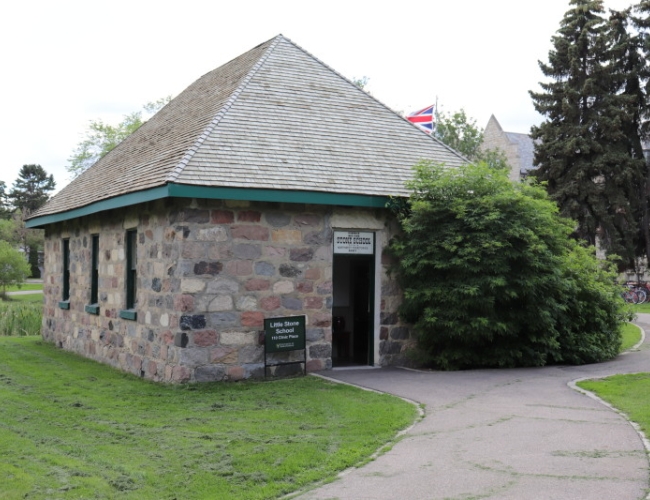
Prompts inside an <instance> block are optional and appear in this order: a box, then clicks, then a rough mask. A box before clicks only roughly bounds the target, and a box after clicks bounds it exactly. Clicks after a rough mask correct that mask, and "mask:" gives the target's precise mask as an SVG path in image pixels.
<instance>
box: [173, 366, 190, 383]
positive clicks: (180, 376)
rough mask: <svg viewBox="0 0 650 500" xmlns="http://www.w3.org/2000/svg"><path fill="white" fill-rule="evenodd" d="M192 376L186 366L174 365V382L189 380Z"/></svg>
mask: <svg viewBox="0 0 650 500" xmlns="http://www.w3.org/2000/svg"><path fill="white" fill-rule="evenodd" d="M190 376H191V372H190V369H189V368H187V367H186V366H174V368H173V369H172V377H171V379H172V382H187V381H188V380H189V379H190Z"/></svg>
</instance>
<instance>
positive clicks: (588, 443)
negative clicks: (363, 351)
mask: <svg viewBox="0 0 650 500" xmlns="http://www.w3.org/2000/svg"><path fill="white" fill-rule="evenodd" d="M637 323H638V324H639V325H640V326H641V327H642V328H644V329H645V330H646V331H648V332H649V333H650V314H640V315H639V319H638V321H637ZM642 371H646V372H647V371H650V346H649V345H648V343H645V344H644V345H642V346H641V347H640V348H639V349H638V350H637V351H635V352H631V353H627V354H625V355H621V356H619V357H617V358H616V359H615V360H613V361H611V362H608V363H601V364H595V365H587V366H579V367H549V368H532V369H513V370H472V371H462V372H426V373H425V372H414V371H407V370H400V369H377V370H345V371H329V372H323V374H324V375H327V376H329V377H332V378H334V379H337V380H340V381H344V382H348V383H352V384H356V385H359V386H362V387H366V388H371V389H376V390H379V391H384V392H389V393H391V394H396V395H398V396H402V397H405V398H408V399H411V400H414V401H418V402H421V403H424V404H425V405H426V407H425V412H426V415H425V417H424V418H423V419H422V420H421V421H420V422H419V423H417V424H416V425H415V426H414V427H412V428H411V429H410V430H409V431H408V432H407V433H406V435H405V436H404V438H403V439H401V440H400V441H399V442H398V443H397V444H395V446H394V447H393V448H392V449H391V450H390V451H389V452H387V453H385V454H383V455H381V456H380V457H378V458H377V459H376V460H374V461H372V462H370V463H369V464H367V465H365V466H363V467H361V468H359V469H352V470H350V471H347V472H346V473H345V474H343V475H342V477H341V478H339V479H338V480H336V481H334V482H333V483H330V484H327V485H324V486H322V487H320V488H317V489H315V490H312V491H310V492H307V493H304V494H303V495H301V496H300V497H299V498H301V499H304V500H307V499H345V500H351V499H359V500H360V499H373V500H375V499H386V500H395V499H409V500H410V499H427V500H434V499H448V500H475V499H500V500H522V499H534V500H539V499H553V500H561V499H567V500H576V499H579V500H583V499H584V500H587V499H594V500H596V499H598V500H603V499H612V500H614V499H615V500H628V499H629V500H637V499H641V498H645V496H646V493H647V490H648V486H649V483H648V481H649V463H648V457H647V454H646V451H645V448H644V446H643V442H642V440H641V438H640V436H639V434H638V433H637V432H636V431H635V429H634V428H633V427H632V425H631V424H630V423H629V422H628V421H627V420H626V419H625V418H624V417H622V416H621V415H619V414H618V413H616V412H615V411H613V410H611V409H609V408H607V407H606V406H604V405H603V404H602V403H600V402H599V401H596V400H594V399H591V398H589V397H587V396H585V395H584V394H581V393H579V392H577V391H576V390H574V389H572V388H570V387H569V385H568V384H569V383H570V382H571V381H574V380H576V379H580V378H589V377H601V376H606V375H611V374H615V373H634V372H642ZM649 396H650V395H649Z"/></svg>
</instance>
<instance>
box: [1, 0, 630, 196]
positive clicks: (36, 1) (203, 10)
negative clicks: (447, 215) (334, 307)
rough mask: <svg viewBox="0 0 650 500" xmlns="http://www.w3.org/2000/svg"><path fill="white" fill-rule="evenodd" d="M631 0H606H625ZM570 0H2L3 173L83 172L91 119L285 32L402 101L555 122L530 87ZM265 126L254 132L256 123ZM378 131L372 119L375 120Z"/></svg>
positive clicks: (615, 0) (507, 119) (526, 123)
mask: <svg viewBox="0 0 650 500" xmlns="http://www.w3.org/2000/svg"><path fill="white" fill-rule="evenodd" d="M630 4H631V1H629V0H606V1H605V7H606V8H612V9H623V8H626V7H628V6H629V5H630ZM568 7H569V0H545V1H543V2H532V1H530V0H492V1H485V0H455V1H454V0H452V1H450V0H444V1H443V0H428V1H420V0H406V1H401V2H396V1H392V2H388V1H383V2H382V1H381V0H372V1H366V0H345V1H341V0H328V1H320V0H302V1H293V0H274V1H268V0H262V1H260V0H246V1H232V0H231V1H227V2H226V1H223V0H211V1H205V0H204V1H197V0H183V1H173V0H172V1H169V2H162V1H160V0H157V1H153V0H128V1H125V0H111V1H105V0H93V1H88V0H83V1H66V0H59V1H56V2H53V1H51V0H33V1H24V2H18V1H11V2H4V3H3V4H2V6H1V7H0V19H2V29H0V47H1V48H0V64H1V66H0V68H1V70H2V76H1V78H0V98H1V99H2V106H1V108H0V113H1V114H0V150H1V151H2V160H1V168H0V180H2V181H5V183H6V184H7V187H11V186H12V184H13V183H14V181H15V180H16V178H17V177H18V172H19V171H20V168H21V167H22V165H26V164H33V163H36V164H39V165H41V166H42V167H43V168H44V169H45V171H46V172H47V173H48V174H53V175H54V179H55V181H56V183H57V191H58V190H59V189H61V188H63V187H64V186H65V185H66V184H68V182H69V181H70V175H69V173H68V172H67V170H66V168H65V167H66V165H67V164H68V158H69V157H70V155H71V154H72V152H73V151H74V149H75V147H76V146H77V144H78V143H79V142H80V141H81V140H82V139H83V137H84V134H85V132H86V131H87V127H88V124H89V122H90V121H91V120H103V121H104V122H106V123H110V124H117V123H119V122H120V121H121V119H122V118H123V116H124V115H126V114H129V113H131V112H133V111H138V110H140V109H141V108H142V106H143V105H144V104H145V103H147V102H151V101H155V100H158V99H159V98H162V97H164V96H168V95H171V96H172V97H174V96H176V95H178V94H179V93H180V92H182V91H183V90H184V89H185V88H186V87H187V86H189V85H190V84H191V83H192V82H194V81H195V80H196V79H198V78H199V77H200V76H202V75H203V74H205V73H207V72H208V71H211V70H212V69H215V68H217V67H219V66H221V65H222V64H224V63H226V62H228V61H230V60H231V59H233V58H235V57H237V56H238V55H240V54H242V53H243V52H246V51H247V50H249V49H251V48H253V47H255V46H256V45H259V44H260V43H262V42H265V41H266V40H268V39H270V38H273V37H274V36H276V35H278V34H283V35H284V36H286V37H287V38H289V39H291V40H292V41H293V42H294V43H296V44H297V45H299V46H300V47H302V48H303V49H305V50H306V51H308V52H310V53H311V54H313V55H314V56H315V57H317V58H318V59H320V60H321V61H323V62H324V63H325V64H327V65H328V66H330V67H331V68H333V69H334V70H336V71H338V72H339V73H341V74H342V75H343V76H345V77H347V78H349V79H356V78H362V77H366V78H367V79H368V84H367V86H366V90H368V91H369V92H370V93H371V94H372V95H373V96H374V97H376V98H377V99H378V100H380V101H381V102H383V103H384V104H386V105H387V106H388V107H390V108H391V109H393V110H395V111H397V112H400V113H410V112H412V111H416V110H418V109H420V108H424V107H426V106H428V105H430V104H434V103H435V102H437V103H438V106H439V109H441V110H442V111H443V112H454V111H457V110H460V109H461V108H462V109H464V110H465V112H466V114H467V115H468V116H469V117H471V118H473V119H474V120H475V121H476V125H477V126H478V127H480V128H485V126H486V125H487V122H488V120H489V118H490V116H491V115H492V114H494V115H495V117H496V118H497V120H498V121H499V123H500V124H501V126H502V128H503V129H504V130H505V131H508V132H522V133H528V132H529V131H530V127H531V126H533V125H537V124H539V123H541V121H543V117H542V116H541V115H539V114H538V113H537V112H536V111H535V109H534V107H533V104H532V101H531V99H530V96H529V93H528V91H529V90H538V89H539V87H538V83H539V82H540V81H545V78H544V76H543V75H542V73H541V71H540V69H539V65H538V61H540V60H541V61H544V62H546V61H547V60H548V52H549V50H550V48H551V44H550V42H551V37H552V36H553V35H554V34H555V32H556V31H557V29H558V28H559V26H560V21H561V19H562V17H563V15H564V13H565V12H566V11H567V9H568ZM251 132H252V133H254V132H255V131H251ZM368 132H369V133H371V132H372V123H368Z"/></svg>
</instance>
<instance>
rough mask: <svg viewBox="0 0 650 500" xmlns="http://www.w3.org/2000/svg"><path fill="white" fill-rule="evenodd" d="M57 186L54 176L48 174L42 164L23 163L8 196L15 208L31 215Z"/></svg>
mask: <svg viewBox="0 0 650 500" xmlns="http://www.w3.org/2000/svg"><path fill="white" fill-rule="evenodd" d="M55 186H56V183H55V182H54V176H53V175H52V174H50V175H49V176H48V175H47V172H45V170H44V169H43V167H41V166H40V165H23V167H22V168H21V169H20V172H19V173H18V179H16V180H15V181H14V185H13V187H12V188H11V191H9V195H8V198H9V199H10V200H11V203H12V205H13V206H14V207H15V208H18V209H20V210H21V211H22V212H23V214H26V215H29V214H31V213H32V212H34V211H35V210H37V209H39V208H40V207H42V206H43V205H44V204H45V202H46V201H47V200H48V199H49V197H50V192H51V191H53V190H54V187H55Z"/></svg>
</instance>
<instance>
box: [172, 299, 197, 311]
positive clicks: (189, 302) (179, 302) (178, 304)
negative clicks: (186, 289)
mask: <svg viewBox="0 0 650 500" xmlns="http://www.w3.org/2000/svg"><path fill="white" fill-rule="evenodd" d="M193 310H194V296H193V295H176V296H175V297H174V311H179V312H189V311H193Z"/></svg>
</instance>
